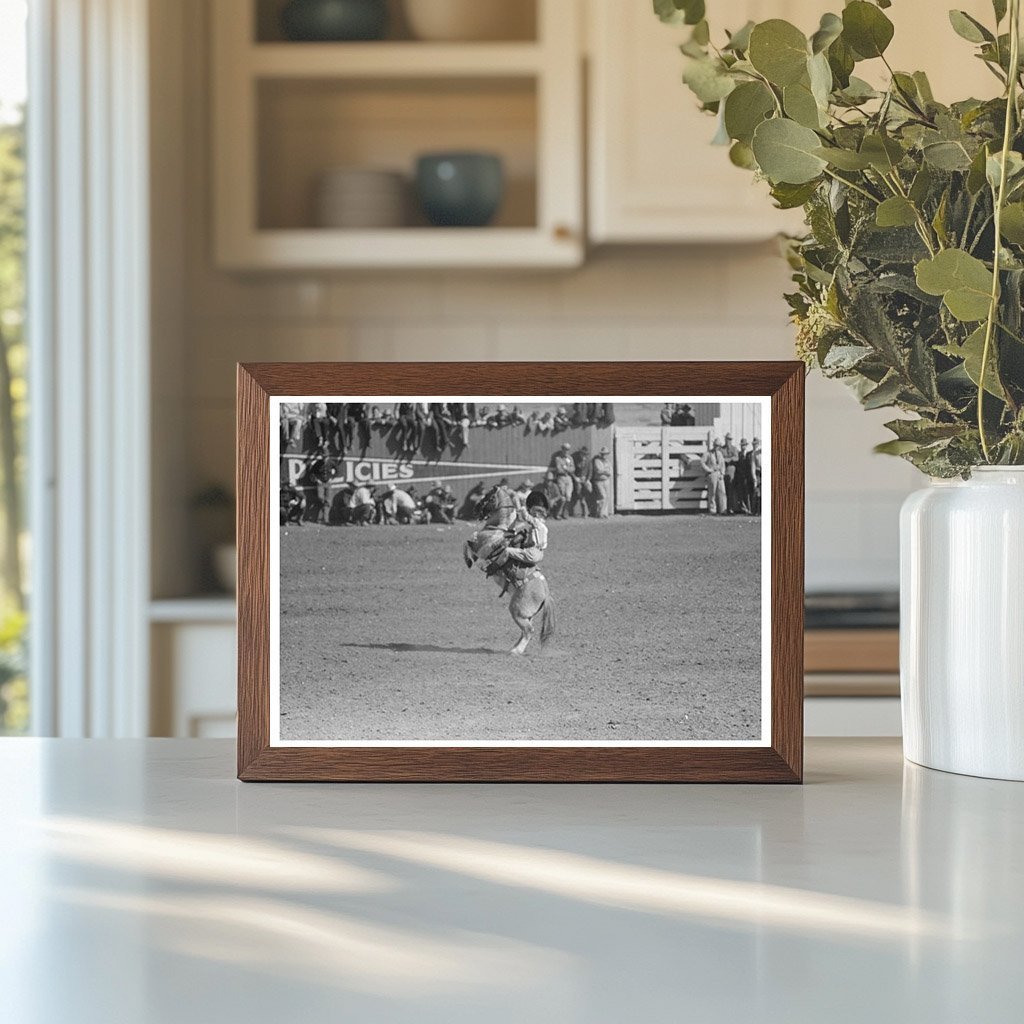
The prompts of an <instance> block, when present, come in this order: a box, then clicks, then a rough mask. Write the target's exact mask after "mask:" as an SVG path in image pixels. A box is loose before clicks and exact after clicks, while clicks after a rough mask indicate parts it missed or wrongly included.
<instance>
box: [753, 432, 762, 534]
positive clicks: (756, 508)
mask: <svg viewBox="0 0 1024 1024" xmlns="http://www.w3.org/2000/svg"><path fill="white" fill-rule="evenodd" d="M751 444H752V448H751V452H750V474H751V476H752V477H753V478H754V495H753V498H752V499H751V503H750V511H751V513H752V514H753V515H755V516H759V515H760V514H761V441H760V439H759V438H756V437H755V438H754V440H753V441H752V442H751Z"/></svg>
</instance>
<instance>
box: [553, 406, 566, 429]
mask: <svg viewBox="0 0 1024 1024" xmlns="http://www.w3.org/2000/svg"><path fill="white" fill-rule="evenodd" d="M551 426H552V430H554V432H555V433H556V434H557V433H558V432H559V431H560V430H568V429H569V426H570V422H569V414H568V413H567V412H566V411H565V406H564V405H563V406H560V407H559V408H558V409H557V410H556V411H555V418H554V420H552V424H551Z"/></svg>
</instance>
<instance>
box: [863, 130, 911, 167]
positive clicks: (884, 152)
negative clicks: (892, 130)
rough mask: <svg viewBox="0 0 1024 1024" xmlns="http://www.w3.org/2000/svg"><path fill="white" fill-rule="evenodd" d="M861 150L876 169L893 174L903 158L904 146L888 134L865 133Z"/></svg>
mask: <svg viewBox="0 0 1024 1024" xmlns="http://www.w3.org/2000/svg"><path fill="white" fill-rule="evenodd" d="M860 152H861V155H862V156H864V157H866V158H867V160H868V162H869V163H870V165H871V166H872V167H874V168H875V170H876V171H881V172H882V173H883V174H891V173H892V172H893V171H895V170H896V168H897V167H898V166H899V163H900V161H901V160H902V159H903V147H902V146H900V144H899V143H898V142H897V141H896V140H895V139H890V138H889V137H888V136H887V135H865V136H864V141H863V142H862V143H861V144H860Z"/></svg>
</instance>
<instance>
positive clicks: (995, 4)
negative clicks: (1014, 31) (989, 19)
mask: <svg viewBox="0 0 1024 1024" xmlns="http://www.w3.org/2000/svg"><path fill="white" fill-rule="evenodd" d="M992 10H993V11H995V15H996V24H997V25H998V24H999V23H1000V22H1001V21H1002V20H1003V18H1005V17H1006V0H992Z"/></svg>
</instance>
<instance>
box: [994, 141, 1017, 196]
mask: <svg viewBox="0 0 1024 1024" xmlns="http://www.w3.org/2000/svg"><path fill="white" fill-rule="evenodd" d="M1002 171H1003V154H1002V152H999V153H993V154H992V155H991V156H990V157H989V158H988V160H986V161H985V177H986V178H987V179H988V183H989V185H991V186H992V190H993V191H995V190H996V189H998V188H999V178H1000V175H1001V174H1002ZM1022 174H1024V157H1022V156H1021V155H1020V153H1017V152H1014V150H1012V149H1011V150H1010V152H1009V153H1007V154H1006V185H1007V189H1008V190H1009V191H1011V192H1012V191H1013V189H1014V187H1015V183H1016V181H1017V180H1018V179H1019V178H1020V177H1021V175H1022Z"/></svg>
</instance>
